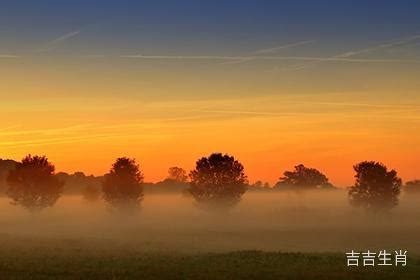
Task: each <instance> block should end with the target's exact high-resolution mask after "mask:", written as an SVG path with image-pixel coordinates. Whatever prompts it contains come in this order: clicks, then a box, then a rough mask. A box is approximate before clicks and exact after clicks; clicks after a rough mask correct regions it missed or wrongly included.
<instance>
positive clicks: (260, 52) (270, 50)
mask: <svg viewBox="0 0 420 280" xmlns="http://www.w3.org/2000/svg"><path fill="white" fill-rule="evenodd" d="M314 42H315V40H306V41H301V42H296V43H291V44H286V45H280V46H277V47H274V48H268V49H260V50H256V51H254V52H251V53H250V54H249V55H267V54H273V53H276V52H278V51H281V50H284V49H290V48H293V47H298V46H301V45H306V44H311V43H314ZM252 60H255V59H254V58H246V59H241V60H236V61H228V62H224V63H223V64H240V63H244V62H249V61H252Z"/></svg>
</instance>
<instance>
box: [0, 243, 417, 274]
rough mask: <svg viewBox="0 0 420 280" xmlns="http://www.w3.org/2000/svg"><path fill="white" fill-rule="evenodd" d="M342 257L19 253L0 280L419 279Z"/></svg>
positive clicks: (2, 267)
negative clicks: (350, 263) (350, 264)
mask: <svg viewBox="0 0 420 280" xmlns="http://www.w3.org/2000/svg"><path fill="white" fill-rule="evenodd" d="M345 263H346V261H345V258H344V256H343V255H342V254H329V253H316V254H315V253H314V254H300V253H277V252H260V251H241V252H232V253H214V254H210V253H203V254H193V255H188V254H186V255H184V254H175V253H173V254H169V253H165V254H157V253H152V254H150V253H139V252H129V251H127V252H119V253H113V254H110V253H106V254H102V253H99V252H89V253H86V251H84V252H83V251H78V250H74V251H73V252H71V253H69V252H60V250H59V249H58V251H39V250H38V251H32V250H22V251H20V250H18V251H14V252H9V253H8V252H4V251H3V253H2V254H1V256H0V279H4V280H6V279H419V275H420V258H411V259H409V260H408V266H406V267H398V268H397V267H387V268H384V267H375V268H370V269H367V268H363V267H359V268H348V267H347V266H346V264H345Z"/></svg>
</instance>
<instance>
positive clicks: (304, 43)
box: [251, 40, 315, 54]
mask: <svg viewBox="0 0 420 280" xmlns="http://www.w3.org/2000/svg"><path fill="white" fill-rule="evenodd" d="M312 43H315V40H307V41H301V42H296V43H291V44H286V45H281V46H277V47H274V48H269V49H261V50H256V51H254V52H252V53H251V54H272V53H275V52H278V51H279V50H283V49H289V48H293V47H297V46H301V45H306V44H312Z"/></svg>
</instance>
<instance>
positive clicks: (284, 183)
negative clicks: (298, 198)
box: [275, 164, 332, 190]
mask: <svg viewBox="0 0 420 280" xmlns="http://www.w3.org/2000/svg"><path fill="white" fill-rule="evenodd" d="M275 187H276V188H279V189H294V190H310V189H317V188H331V187H332V185H331V184H330V183H329V182H328V178H327V176H325V175H324V174H322V173H321V172H320V171H318V170H317V169H315V168H308V167H305V166H304V165H303V164H299V165H297V166H295V170H294V171H285V172H284V173H283V177H280V181H279V182H278V183H277V184H276V185H275Z"/></svg>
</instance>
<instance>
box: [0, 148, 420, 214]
mask: <svg viewBox="0 0 420 280" xmlns="http://www.w3.org/2000/svg"><path fill="white" fill-rule="evenodd" d="M7 163H8V164H10V162H7ZM9 167H10V168H9V169H8V172H7V174H6V176H5V178H6V183H7V190H6V194H7V195H8V196H9V197H10V198H11V200H12V203H13V204H15V205H21V206H23V207H25V208H27V209H29V210H31V211H38V210H41V209H44V208H46V207H52V206H53V205H54V204H55V203H56V202H57V200H58V199H59V198H60V196H61V195H62V193H63V187H64V180H62V179H61V178H62V176H63V174H61V176H58V175H60V174H56V173H55V166H54V164H53V163H51V162H50V161H49V160H48V159H47V157H45V156H37V155H35V156H32V155H27V156H25V157H24V158H23V159H22V160H21V161H20V162H18V163H16V164H15V166H14V168H12V167H11V166H9ZM353 169H354V172H355V175H354V177H355V181H354V184H353V185H352V186H351V187H349V188H348V197H349V202H350V204H351V205H352V206H354V207H361V208H364V209H366V210H368V211H373V212H378V211H388V210H389V209H392V208H393V207H395V206H396V205H398V197H399V194H400V192H401V189H402V180H401V178H399V177H398V175H397V172H396V171H395V170H389V169H388V168H387V167H386V166H385V165H384V164H382V163H380V162H375V161H363V162H360V163H358V164H356V165H354V166H353ZM82 175H83V173H76V174H75V176H74V177H75V178H76V181H77V177H78V176H79V177H82ZM83 176H84V175H83ZM165 181H166V182H171V183H174V184H181V185H183V186H187V187H186V192H187V193H188V194H189V195H191V196H192V197H193V198H194V200H195V201H196V202H197V205H199V206H200V207H203V208H207V209H216V208H217V209H220V208H222V209H228V208H231V207H233V206H234V205H236V204H238V203H239V202H240V200H241V198H242V196H243V195H244V194H245V193H246V192H247V191H248V190H250V189H251V190H252V189H257V188H258V189H269V185H268V184H267V183H266V184H264V183H262V182H261V181H257V182H256V183H255V184H252V185H250V184H249V182H248V178H247V176H246V174H245V171H244V167H243V165H242V164H241V163H240V162H239V161H238V160H236V159H235V158H234V157H233V156H230V155H228V154H221V153H213V154H211V155H209V156H208V157H202V158H200V159H198V160H197V162H196V165H195V168H194V169H193V170H191V171H190V172H189V173H187V172H186V171H185V170H184V169H182V168H179V167H171V168H170V169H169V175H168V178H167V179H166V180H165ZM92 182H93V181H92ZM144 186H145V182H144V174H143V172H142V170H141V169H140V166H139V164H138V163H137V162H136V160H135V159H132V158H128V157H121V158H117V159H116V161H115V162H114V163H113V164H112V166H111V168H110V170H109V172H108V173H107V174H105V175H104V176H103V178H102V180H101V183H100V192H99V191H98V190H97V188H96V187H95V186H93V185H92V184H88V185H87V186H86V188H85V189H84V196H85V197H86V198H88V199H96V198H99V197H102V198H103V200H104V201H105V202H106V203H107V205H108V206H109V207H110V208H112V209H116V210H130V211H131V210H134V209H137V208H139V206H140V205H141V202H142V201H143V199H144ZM270 189H272V190H287V191H296V192H303V191H307V190H318V189H319V190H333V189H335V187H334V186H333V185H332V184H331V183H330V182H329V179H328V178H327V176H326V175H324V174H323V173H322V172H320V171H319V170H317V169H315V168H309V167H306V166H304V165H303V164H299V165H297V166H295V167H294V170H292V171H285V172H284V173H283V176H281V177H280V178H279V182H278V183H277V184H276V185H275V186H274V187H273V188H270ZM405 189H406V190H407V191H408V192H415V191H418V192H419V193H420V180H414V181H409V182H407V183H406V184H405Z"/></svg>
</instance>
